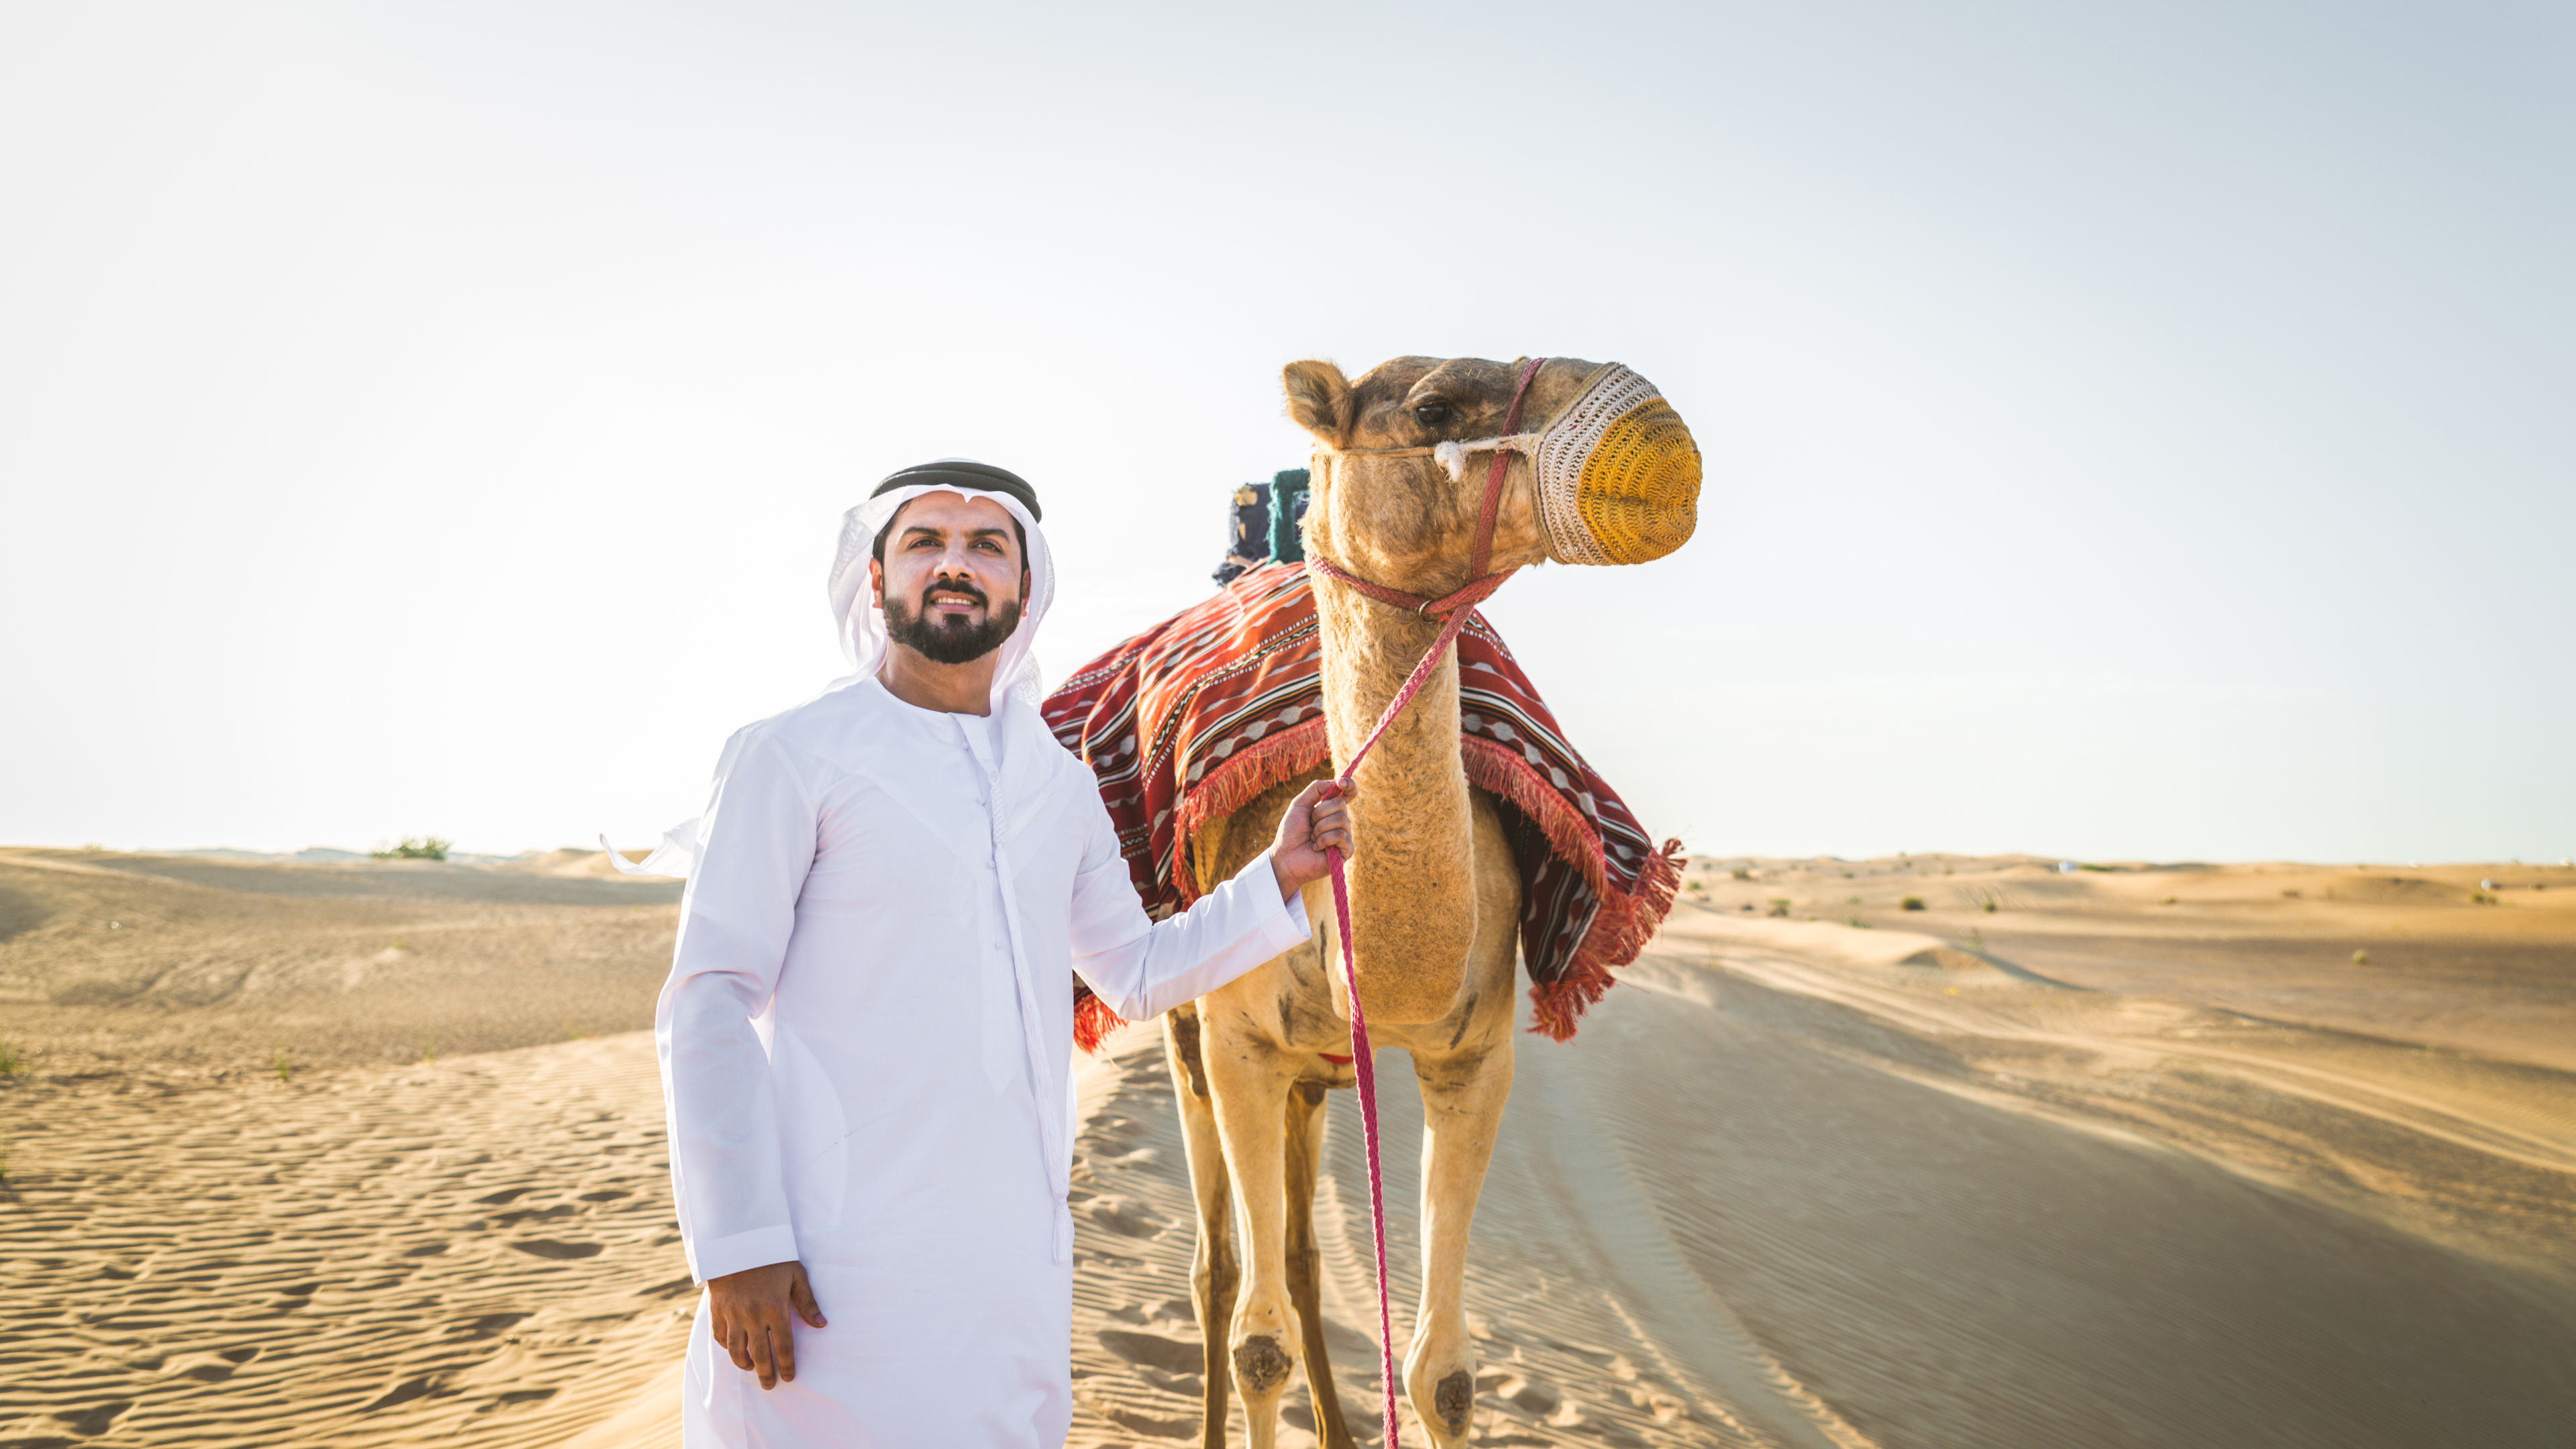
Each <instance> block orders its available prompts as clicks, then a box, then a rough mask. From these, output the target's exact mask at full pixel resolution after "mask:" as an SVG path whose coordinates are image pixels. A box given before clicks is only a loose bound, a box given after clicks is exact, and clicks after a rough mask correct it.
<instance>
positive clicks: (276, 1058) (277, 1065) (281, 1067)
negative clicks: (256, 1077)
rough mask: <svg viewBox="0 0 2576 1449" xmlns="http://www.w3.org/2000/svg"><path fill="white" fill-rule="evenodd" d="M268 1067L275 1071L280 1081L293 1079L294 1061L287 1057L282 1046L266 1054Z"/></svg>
mask: <svg viewBox="0 0 2576 1449" xmlns="http://www.w3.org/2000/svg"><path fill="white" fill-rule="evenodd" d="M268 1069H269V1070H270V1071H272V1072H275V1073H277V1079H278V1080H279V1081H281V1082H291V1081H293V1080H295V1063H294V1062H293V1061H291V1060H289V1059H288V1057H287V1055H286V1048H284V1047H279V1048H277V1049H276V1050H274V1051H272V1052H270V1053H269V1054H268Z"/></svg>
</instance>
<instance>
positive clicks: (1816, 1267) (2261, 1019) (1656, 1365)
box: [0, 850, 2576, 1449]
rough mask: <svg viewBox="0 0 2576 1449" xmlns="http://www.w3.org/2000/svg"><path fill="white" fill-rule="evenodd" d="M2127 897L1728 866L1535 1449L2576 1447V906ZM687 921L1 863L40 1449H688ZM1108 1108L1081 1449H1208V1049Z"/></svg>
mask: <svg viewBox="0 0 2576 1449" xmlns="http://www.w3.org/2000/svg"><path fill="white" fill-rule="evenodd" d="M2095 865H2096V866H2097V867H2099V868H2087V869H2081V870H2077V871H2074V872H2072V873H2067V872H2062V871H2060V870H2059V869H2058V868H2057V864H2056V862H2054V861H2042V860H2031V859H2018V858H2015V859H1994V858H1985V859H1969V858H1964V857H1948V856H1918V857H1907V858H1900V859H1895V860H1878V861H1857V862H1847V861H1834V860H1808V861H1778V860H1754V859H1744V858H1720V859H1712V860H1699V861H1695V862H1694V863H1693V866H1692V869H1691V871H1690V880H1691V882H1692V885H1691V887H1690V889H1688V890H1687V891H1686V892H1685V898H1684V901H1683V903H1682V904H1681V905H1680V906H1677V907H1676V909H1675V912H1674V915H1673V918H1672V920H1671V921H1670V922H1669V923H1668V925H1667V927H1666V930H1665V931H1664V933H1663V935H1662V936H1661V938H1660V939H1659V940H1658V941H1657V943H1656V944H1655V946H1654V947H1653V948H1652V949H1651V950H1650V951H1649V952H1648V954H1647V956H1646V957H1645V958H1644V959H1643V960H1641V961H1640V962H1639V963H1638V964H1637V965H1636V966H1635V967H1634V968H1632V969H1631V970H1630V971H1628V972H1627V973H1626V975H1625V979H1624V983H1623V984H1622V985H1621V986H1620V987H1619V988H1618V989H1616V990H1614V991H1613V992H1611V994H1610V995H1609V997H1608V998H1607V999H1606V1000H1604V1001H1603V1002H1602V1004H1601V1005H1600V1006H1599V1007H1597V1008H1595V1010H1594V1011H1593V1013H1592V1015H1591V1016H1590V1017H1589V1018H1588V1019H1587V1021H1586V1023H1585V1025H1584V1027H1583V1030H1582V1032H1581V1034H1580V1035H1579V1036H1578V1037H1577V1038H1576V1039H1575V1040H1574V1041H1573V1042H1571V1043H1569V1044H1567V1045H1564V1046H1558V1045H1554V1044H1551V1043H1548V1042H1546V1041H1545V1040H1543V1039H1540V1038H1536V1037H1527V1038H1524V1040H1523V1044H1522V1047H1521V1057H1520V1075H1519V1080H1518V1084H1517V1086H1516V1088H1515V1092H1514V1096H1513V1103H1512V1109H1511V1115H1510V1117H1509V1119H1508V1120H1507V1122H1506V1125H1505V1128H1504V1134H1503V1140H1502V1144H1501V1147H1500V1149H1499V1151H1498V1153H1497V1155H1496V1158H1495V1162H1494V1167H1493V1171H1492V1175H1491V1178H1490V1180H1489V1183H1488V1186H1487V1190H1486V1193H1485V1197H1484V1201H1483V1204H1482V1208H1481V1210H1480V1212H1479V1215H1478V1219H1477V1232H1476V1246H1475V1250H1474V1255H1473V1260H1472V1263H1471V1266H1470V1269H1469V1274H1468V1301H1469V1306H1470V1309H1471V1313H1472V1320H1471V1321H1472V1323H1473V1326H1474V1329H1475V1331H1476V1333H1477V1335H1478V1338H1479V1346H1480V1352H1481V1353H1482V1356H1483V1360H1484V1365H1485V1368H1484V1372H1483V1374H1482V1376H1481V1377H1480V1380H1479V1394H1478V1414H1479V1423H1480V1426H1481V1435H1480V1442H1482V1443H1487V1444H1503V1445H1530V1446H1539V1445H1573V1444H1612V1445H1654V1446H1662V1445H1739V1444H1743V1445H1781V1446H1793V1445H1796V1446H1803V1445H1818V1446H1839V1449H1859V1446H1884V1449H1900V1446H1904V1449H1910V1446H1924V1449H1936V1446H2029V1449H2061V1446H2088V1445H2106V1446H2111V1445H2119V1446H2126V1445H2139V1446H2146V1445H2156V1446H2167V1445H2170V1446H2182V1445H2190V1446H2212V1445H2226V1446H2235V1445H2317V1446H2326V1445H2333V1446H2355V1445H2387V1446H2420V1445H2434V1444H2452V1443H2458V1444H2478V1445H2482V1446H2494V1445H2561V1444H2565V1443H2567V1442H2569V1438H2570V1435H2569V1430H2568V1428H2567V1426H2568V1425H2569V1424H2571V1423H2576V870H2569V869H2565V868H2562V867H2557V866H2547V867H2524V866H2512V865H2468V866H2442V867H2426V868H2421V869H2418V868H2413V867H2408V866H2387V865H2373V866H2367V867H2357V866H2351V865H2342V866H2307V865H2286V864H2284V865H2232V866H2214V865H2191V866H2144V865H2111V866H2101V865H2100V863H2095ZM1738 872H1741V874H1740V875H1739V874H1738ZM2489 881H2492V882H2493V886H2492V887H2490V886H2488V885H2487V884H2486V883H2487V882H2489ZM676 896H677V888H676V885H675V884H674V883H669V882H641V881H630V880H626V879H623V878H618V877H615V876H613V875H611V874H610V873H608V872H607V871H606V870H605V869H604V861H603V860H601V858H599V857H597V856H595V855H583V854H581V853H578V852H562V853H558V854H557V855H554V856H550V857H535V858H529V859H524V860H520V861H515V862H509V863H505V864H500V865H445V864H436V863H423V862H399V863H364V864H350V865H303V864H285V863H267V862H258V861H213V860H206V859H201V858H191V857H145V856H132V855H118V854H112V853H105V852H70V851H42V850H9V851H0V1044H5V1047H6V1049H7V1051H8V1052H9V1053H11V1054H12V1055H13V1058H14V1060H12V1059H10V1058H0V1065H13V1066H14V1067H15V1068H16V1070H15V1071H14V1073H12V1074H8V1075H0V1138H5V1148H6V1151H7V1154H8V1156H7V1161H6V1165H5V1185H0V1242H5V1243H6V1245H7V1246H6V1251H5V1253H0V1449H6V1446H22V1449H23V1446H36V1445H62V1446H70V1445H82V1446H90V1445H96V1446H123V1445H263V1446H265V1445H308V1444H309V1445H325V1444H327V1445H354V1446H368V1445H410V1444H428V1443H432V1442H436V1443H456V1444H469V1445H494V1446H500V1445H528V1446H537V1445H550V1446H551V1445H576V1446H584V1449H594V1446H595V1449H608V1446H659V1445H668V1444H671V1443H674V1442H675V1440H676V1432H675V1427H676V1426H675V1415H674V1413H673V1412H672V1409H673V1393H674V1391H675V1382H674V1381H675V1378H676V1363H677V1356H678V1353H679V1349H680V1344H681V1341H682V1335H683V1334H684V1333H685V1332H686V1327H687V1323H686V1318H685V1314H686V1312H687V1311H688V1309H689V1307H690V1305H691V1303H692V1301H693V1298H694V1292H693V1290H692V1289H691V1287H690V1285H689V1284H688V1283H687V1281H686V1276H685V1269H684V1267H683V1265H682V1263H681V1261H680V1256H679V1252H678V1248H677V1244H676V1241H675V1235H674V1233H673V1231H672V1227H671V1220H670V1209H669V1198H668V1191H667V1185H666V1181H665V1177H664V1173H665V1165H664V1161H663V1155H662V1142H661V1109H660V1102H659V1096H658V1088H657V1086H656V1083H655V1080H654V1075H653V1065H652V1046H651V1039H650V1035H649V1033H648V1032H646V1031H644V1030H643V1028H644V1027H646V1026H647V1025H648V1024H649V1021H650V1017H651V1011H652V1001H653V995H654V992H655V990H656V989H657V987H658V985H659V982H660V976H661V972H662V968H663V965H664V962H665V960H666V959H667V951H668V949H669V938H670V931H671V928H672V924H673V912H674V905H673V902H674V901H675V899H676ZM1909 896H1910V897H1914V898H1916V899H1918V900H1919V901H1920V902H1921V903H1922V909H1920V910H1909V909H1905V908H1904V901H1905V899H1906V898H1907V897H1909ZM1989 904H1991V905H1992V906H1993V909H1991V910H1988V909H1986V907H1987V906H1988V905H1989ZM1748 907H1749V908H1750V909H1747V908H1748ZM1775 912H1777V914H1775ZM2356 952H2358V953H2361V957H2360V959H2359V960H2358V961H2357V960H2356V955H2355V953H2356ZM281 1054H282V1055H281ZM1402 1067H1403V1064H1402V1058H1401V1056H1400V1054H1393V1053H1390V1054H1388V1056H1387V1057H1386V1059H1385V1060H1384V1062H1383V1063H1382V1068H1383V1070H1384V1072H1385V1073H1386V1076H1385V1084H1386V1088H1387V1097H1386V1103H1385V1105H1386V1108H1387V1119H1388V1128H1389V1134H1390V1136H1389V1141H1388V1144H1387V1158H1386V1160H1387V1163H1388V1167H1389V1171H1390V1176H1391V1181H1390V1189H1391V1191H1392V1192H1393V1193H1394V1194H1395V1197H1396V1200H1397V1203H1398V1207H1397V1210H1396V1211H1395V1212H1394V1214H1393V1221H1392V1226H1393V1228H1394V1230H1395V1235H1396V1253H1397V1257H1396V1264H1397V1284H1396V1287H1397V1293H1398V1309H1397V1315H1398V1331H1399V1333H1402V1332H1403V1331H1404V1330H1403V1324H1404V1321H1405V1307H1406V1305H1408V1304H1409V1302H1410V1300H1411V1296H1412V1293H1413V1291H1414V1282H1413V1275H1412V1272H1411V1253H1412V1228H1413V1213H1412V1211H1411V1208H1410V1199H1411V1195H1412V1192H1413V1189H1414V1174H1413V1164H1414V1160H1415V1156H1416V1151H1417V1147H1418V1141H1419V1130H1420V1128H1419V1113H1418V1108H1417V1107H1416V1104H1415V1103H1414V1101H1413V1097H1412V1093H1411V1091H1410V1090H1409V1088H1408V1086H1407V1085H1406V1080H1405V1079H1406V1073H1405V1072H1404V1071H1403V1069H1402ZM1081 1087H1082V1107H1083V1117H1082V1130H1081V1135H1080V1138H1079V1144H1078V1149H1077V1150H1078V1154H1079V1156H1078V1162H1077V1168H1076V1173H1077V1181H1076V1188H1077V1191H1076V1197H1075V1200H1076V1215H1077V1219H1078V1222H1079V1227H1080V1235H1079V1242H1078V1253H1079V1264H1080V1271H1079V1275H1078V1279H1077V1287H1076V1305H1075V1314H1076V1318H1075V1365H1074V1371H1075V1374H1076V1381H1075V1389H1076V1395H1077V1400H1078V1402H1077V1420H1076V1425H1075V1432H1074V1442H1075V1443H1076V1444H1077V1445H1083V1446H1107V1445H1151V1444H1167V1443H1177V1442H1182V1441H1185V1440H1193V1439H1195V1438H1196V1436H1197V1428H1198V1426H1197V1422H1196V1404H1197V1391H1198V1383H1197V1379H1196V1373H1197V1367H1198V1350H1197V1342H1196V1340H1197V1330H1196V1327H1195V1325H1194V1324H1193V1323H1192V1322H1191V1320H1190V1315H1189V1310H1188V1306H1187V1264H1188V1259H1189V1252H1190V1234H1191V1228H1190V1216H1189V1210H1188V1202H1187V1196H1186V1192H1185V1187H1184V1170H1183V1165H1182V1156H1181V1148H1180V1142H1179V1136H1178V1133H1177V1131H1176V1129H1175V1127H1174V1124H1173V1121H1172V1116H1171V1099H1170V1086H1169V1079H1168V1077H1167V1076H1166V1074H1165V1072H1164V1069H1163V1064H1162V1059H1161V1048H1160V1044H1159V1041H1158V1039H1157V1037H1156V1035H1155V1034H1154V1032H1153V1030H1152V1029H1151V1028H1150V1027H1141V1028H1132V1029H1130V1030H1129V1031H1127V1032H1125V1033H1122V1034H1121V1035H1120V1036H1119V1037H1117V1038H1115V1039H1113V1041H1112V1043H1111V1044H1110V1049H1109V1050H1108V1051H1107V1052H1105V1053H1104V1054H1103V1055H1102V1056H1101V1057H1100V1058H1098V1059H1095V1060H1092V1061H1089V1062H1087V1063H1086V1064H1085V1065H1084V1067H1083V1069H1082V1073H1081ZM1333 1113H1334V1122H1333V1128H1332V1133H1333V1135H1332V1139H1331V1151H1330V1156H1329V1159H1328V1163H1327V1168H1326V1181H1325V1184H1324V1188H1323V1199H1324V1200H1323V1204H1322V1207H1321V1210H1320V1213H1319V1219H1320V1222H1319V1226H1320V1228H1321V1231H1322V1233H1323V1235H1324V1239H1325V1243H1326V1250H1325V1251H1326V1265H1327V1270H1328V1274H1327V1286H1326V1289H1325V1307H1326V1312H1327V1315H1328V1318H1329V1319H1330V1337H1331V1339H1332V1341H1333V1343H1334V1345H1335V1354H1336V1360H1335V1370H1336V1373H1337V1375H1338V1377H1339V1379H1340V1383H1341V1388H1342V1394H1343V1397H1344V1400H1345V1402H1346V1404H1349V1405H1350V1406H1351V1419H1352V1421H1353V1423H1352V1428H1353V1429H1354V1430H1355V1431H1356V1432H1357V1434H1358V1436H1359V1438H1360V1439H1361V1440H1362V1442H1371V1443H1373V1442H1375V1441H1376V1437H1377V1436H1376V1431H1375V1423H1374V1412H1373V1411H1374V1405H1375V1402H1376V1384H1375V1371H1374V1364H1375V1354H1374V1349H1373V1345H1372V1343H1371V1339H1370V1337H1369V1333H1368V1331H1367V1327H1366V1326H1367V1325H1371V1324H1373V1320H1374V1310H1373V1308H1372V1307H1371V1303H1370V1298H1369V1290H1368V1277H1367V1272H1366V1266H1365V1265H1366V1263H1367V1260H1368V1246H1367V1206H1366V1197H1365V1186H1364V1179H1363V1178H1362V1176H1361V1174H1360V1168H1359V1151H1358V1133H1357V1130H1356V1113H1355V1111H1354V1109H1353V1104H1352V1102H1351V1101H1350V1099H1349V1097H1348V1095H1347V1094H1342V1095H1340V1096H1338V1097H1337V1098H1336V1099H1335V1101H1334V1105H1333ZM825 1307H826V1309H827V1311H828V1310H829V1309H830V1308H831V1307H832V1305H829V1304H827V1305H825ZM1289 1421H1290V1426H1291V1427H1290V1429H1289V1431H1288V1433H1287V1434H1286V1436H1285V1438H1286V1442H1288V1443H1291V1444H1297V1445H1303V1444H1310V1443H1312V1442H1313V1435H1312V1433H1311V1432H1310V1431H1311V1426H1312V1419H1311V1415H1310V1413H1309V1411H1308V1410H1307V1408H1306V1407H1305V1405H1304V1401H1303V1395H1302V1391H1301V1392H1299V1393H1296V1394H1292V1397H1291V1409H1290V1413H1289ZM1408 1435H1409V1436H1410V1435H1411V1431H1410V1429H1408ZM1236 1442H1238V1443H1239V1442H1241V1437H1240V1431H1239V1428H1238V1431H1237V1437H1236Z"/></svg>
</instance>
